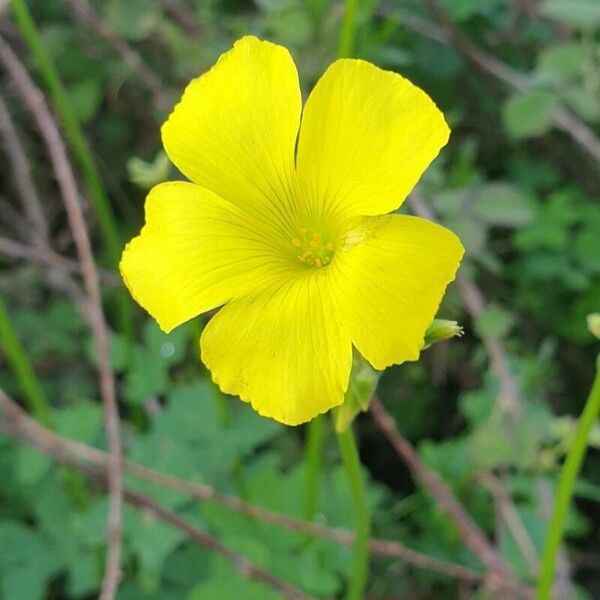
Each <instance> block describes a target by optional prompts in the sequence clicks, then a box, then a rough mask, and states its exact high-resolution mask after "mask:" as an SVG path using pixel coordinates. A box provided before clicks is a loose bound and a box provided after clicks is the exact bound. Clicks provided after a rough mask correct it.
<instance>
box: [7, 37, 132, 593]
mask: <svg viewBox="0 0 600 600" xmlns="http://www.w3.org/2000/svg"><path fill="white" fill-rule="evenodd" d="M0 62H2V63H3V65H4V67H5V68H6V70H7V71H8V72H9V73H10V75H11V76H12V78H13V80H14V82H15V84H16V88H17V90H18V92H19V93H20V95H21V97H22V98H23V101H24V103H25V105H26V106H27V107H28V109H29V110H30V112H31V114H32V116H33V118H34V120H35V122H36V124H37V126H38V128H39V131H40V133H41V135H42V138H43V140H44V142H45V144H46V147H47V149H48V154H49V156H50V160H51V162H52V167H53V169H54V172H55V175H56V179H57V181H58V185H59V188H60V191H61V195H62V199H63V202H64V205H65V211H66V213H67V217H68V220H69V225H70V227H71V232H72V234H73V239H74V242H75V245H76V247H77V253H78V256H79V261H80V263H81V270H82V275H83V280H84V286H85V289H86V294H87V296H88V298H89V313H90V321H91V322H90V326H91V330H92V336H93V338H94V341H95V344H96V353H97V356H98V374H99V380H100V393H101V396H102V401H103V405H104V413H105V422H106V431H107V438H108V444H109V448H110V464H109V472H108V487H109V492H110V494H109V495H110V502H109V506H110V508H109V517H108V554H107V564H106V572H105V577H104V581H103V585H102V594H101V599H102V600H111V599H112V598H114V596H115V593H116V590H117V588H118V583H119V578H120V557H121V512H122V511H121V509H122V485H123V482H122V469H121V438H120V433H119V415H118V407H117V399H116V392H115V382H114V378H113V374H112V369H111V365H110V359H109V346H108V344H109V341H108V329H107V326H106V322H105V320H104V314H103V312H102V300H101V296H100V287H99V283H98V272H97V270H96V264H95V261H94V256H93V253H92V248H91V244H90V240H89V237H88V233H87V229H86V225H85V220H84V218H83V213H82V210H81V206H80V203H79V198H78V193H77V183H76V180H75V176H74V174H73V170H72V168H71V165H70V163H69V159H68V156H67V152H66V149H65V146H64V143H63V140H62V138H61V136H60V133H59V130H58V127H57V125H56V123H55V122H54V119H53V118H52V114H51V112H50V110H49V108H48V106H47V105H46V101H45V99H44V96H43V94H42V92H41V91H40V90H39V89H38V88H37V87H36V85H35V84H34V83H33V81H32V79H31V78H30V77H29V74H28V73H27V70H26V69H25V67H24V66H23V65H22V64H21V62H20V61H19V59H18V57H17V56H16V54H15V53H14V52H13V51H12V49H11V48H10V46H9V45H8V44H7V43H6V42H5V41H4V40H3V39H2V38H0Z"/></svg>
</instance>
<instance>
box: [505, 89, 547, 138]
mask: <svg viewBox="0 0 600 600" xmlns="http://www.w3.org/2000/svg"><path fill="white" fill-rule="evenodd" d="M555 107H556V105H555V99H554V97H553V96H552V94H549V93H548V92H544V91H542V90H531V91H528V92H522V93H520V94H518V95H516V96H513V97H512V98H510V99H509V100H508V101H507V102H505V103H504V106H503V107H502V117H503V120H504V124H505V126H506V129H507V130H508V133H509V134H510V135H512V136H513V137H515V138H527V137H536V136H539V135H543V134H544V133H546V132H547V131H548V130H549V129H550V126H551V125H552V113H553V112H554V109H555Z"/></svg>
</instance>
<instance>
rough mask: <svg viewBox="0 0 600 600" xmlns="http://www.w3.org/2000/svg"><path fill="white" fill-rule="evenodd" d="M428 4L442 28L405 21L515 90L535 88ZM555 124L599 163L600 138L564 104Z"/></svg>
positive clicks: (557, 111) (434, 1)
mask: <svg viewBox="0 0 600 600" xmlns="http://www.w3.org/2000/svg"><path fill="white" fill-rule="evenodd" d="M425 4H426V5H427V6H428V7H429V9H430V11H431V12H432V13H433V15H434V17H435V18H436V20H437V21H438V22H439V24H440V25H441V28H440V30H437V29H436V28H435V27H434V26H432V25H430V24H428V25H426V26H424V25H423V22H422V21H421V20H420V19H418V18H413V17H410V16H408V15H404V21H403V22H404V23H405V24H406V26H407V27H408V28H410V29H412V30H413V31H415V32H416V33H418V34H420V35H423V36H424V37H427V38H429V39H431V40H433V41H435V42H438V43H443V44H452V45H453V46H454V47H455V48H456V49H457V50H458V51H459V52H460V53H461V54H462V55H463V56H464V57H465V58H466V59H467V60H469V62H470V63H471V64H472V65H474V66H475V67H476V68H477V69H479V70H480V71H481V72H483V73H485V74H487V75H489V76H491V77H493V78H494V79H497V80H498V81H501V82H503V83H504V84H505V85H507V86H508V87H510V88H512V89H514V90H517V91H520V92H525V91H528V90H530V89H532V88H533V83H532V81H531V79H530V78H529V77H528V76H527V75H525V74H523V73H520V72H519V71H517V70H515V69H513V68H511V67H509V66H508V65H506V64H504V63H503V62H502V61H500V60H498V59H497V58H496V57H494V56H492V55H490V54H487V53H486V52H484V51H483V50H481V49H480V48H478V47H477V46H475V44H473V43H472V42H471V41H470V40H469V39H468V38H466V37H465V36H464V35H463V33H462V31H461V30H460V29H459V28H458V27H457V26H456V24H455V23H454V21H452V19H451V18H450V17H449V16H448V14H447V13H446V11H445V10H444V9H443V8H442V6H441V5H440V4H439V2H438V1H437V0H425ZM552 124H553V125H554V127H556V128H557V129H559V130H560V131H562V132H564V133H565V134H567V135H568V136H570V137H571V138H572V139H573V140H574V141H575V142H576V143H577V144H578V145H579V147H580V148H581V149H582V150H583V151H584V152H585V153H586V154H588V155H589V156H590V157H591V158H593V159H594V160H595V161H596V162H598V163H600V140H599V139H598V138H597V137H596V135H595V134H594V131H593V130H592V129H591V128H590V127H589V126H588V125H586V124H585V123H584V122H583V121H581V120H580V119H578V118H577V117H576V116H575V115H574V114H573V113H571V112H570V111H569V110H567V109H566V108H564V107H563V106H559V107H557V108H556V109H555V110H554V113H553V115H552Z"/></svg>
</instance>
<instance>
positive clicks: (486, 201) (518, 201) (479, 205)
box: [471, 182, 536, 227]
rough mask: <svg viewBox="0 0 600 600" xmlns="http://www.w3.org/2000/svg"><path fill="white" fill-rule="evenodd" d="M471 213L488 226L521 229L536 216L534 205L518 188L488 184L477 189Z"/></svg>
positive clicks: (501, 184) (504, 184)
mask: <svg viewBox="0 0 600 600" xmlns="http://www.w3.org/2000/svg"><path fill="white" fill-rule="evenodd" d="M475 196H476V200H475V202H474V204H473V206H472V208H471V210H472V212H473V213H474V214H475V215H476V216H477V217H478V218H479V219H481V220H482V221H483V222H484V223H487V224H489V225H496V226H503V227H523V226H524V225H527V224H529V223H531V222H532V221H533V220H534V219H535V216H536V207H535V204H534V203H533V202H532V201H531V198H530V197H529V196H528V195H527V194H525V193H524V192H523V191H521V190H520V189H519V188H518V187H516V186H514V185H512V184H510V183H506V182H496V183H488V184H486V185H482V186H480V187H479V188H477V190H476V192H475Z"/></svg>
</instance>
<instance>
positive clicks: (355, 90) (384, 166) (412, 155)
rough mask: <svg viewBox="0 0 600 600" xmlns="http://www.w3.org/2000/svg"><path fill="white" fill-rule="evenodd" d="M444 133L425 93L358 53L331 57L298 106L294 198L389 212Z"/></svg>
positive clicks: (372, 212)
mask: <svg viewBox="0 0 600 600" xmlns="http://www.w3.org/2000/svg"><path fill="white" fill-rule="evenodd" d="M449 133H450V131H449V129H448V126H447V125H446V122H445V121H444V117H443V115H442V113H441V112H440V111H439V110H438V108H437V107H436V105H435V104H434V103H433V101H432V100H431V98H429V96H427V94H426V93H425V92H423V91H422V90H421V89H419V88H418V87H416V86H415V85H413V84H412V83H411V82H410V81H408V80H407V79H404V78H403V77H401V76H400V75H398V74H397V73H393V72H391V71H384V70H382V69H379V68H378V67H375V66H374V65H372V64H370V63H367V62H365V61H362V60H350V59H341V60H338V61H336V62H334V63H333V64H332V65H331V66H330V67H329V69H327V71H326V72H325V74H324V75H323V76H322V77H321V79H320V80H319V81H318V83H317V85H316V86H315V88H314V90H313V91H312V93H311V94H310V97H309V99H308V101H307V103H306V106H305V107H304V113H303V116H302V125H301V127H300V137H299V141H298V156H297V172H298V184H299V186H300V190H301V197H303V198H306V202H308V203H310V204H312V205H320V206H321V207H322V208H323V207H324V205H325V207H326V208H327V209H328V210H330V211H335V212H337V211H340V210H345V211H348V212H349V213H350V214H353V215H381V214H385V213H388V212H391V211H392V210H394V209H396V208H397V207H398V206H400V204H401V203H402V201H403V200H404V199H405V198H406V196H407V195H408V193H409V192H410V191H411V189H412V188H413V187H414V186H415V184H416V183H417V181H418V180H419V178H420V177H421V175H422V173H423V171H424V170H425V169H426V168H427V166H428V165H429V163H431V161H432V160H433V159H434V158H435V157H436V156H437V154H438V152H439V151H440V149H441V148H442V147H443V146H444V145H445V144H446V142H447V141H448V136H449Z"/></svg>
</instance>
